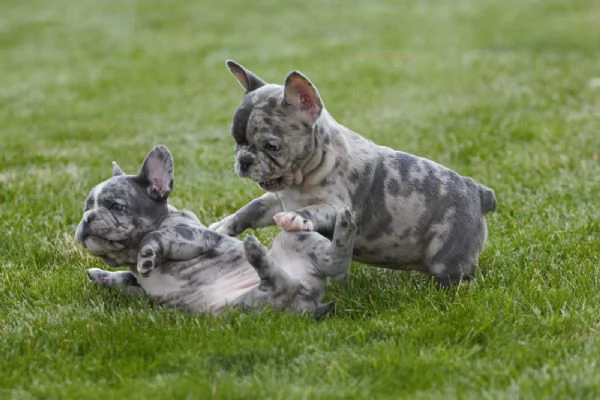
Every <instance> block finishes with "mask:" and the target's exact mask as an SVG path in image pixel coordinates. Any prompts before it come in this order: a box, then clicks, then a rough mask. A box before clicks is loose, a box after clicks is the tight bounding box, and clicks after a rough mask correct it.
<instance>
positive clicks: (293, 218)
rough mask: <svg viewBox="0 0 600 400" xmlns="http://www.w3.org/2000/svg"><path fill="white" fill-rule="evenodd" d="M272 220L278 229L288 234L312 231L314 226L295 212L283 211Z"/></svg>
mask: <svg viewBox="0 0 600 400" xmlns="http://www.w3.org/2000/svg"><path fill="white" fill-rule="evenodd" d="M273 220H274V221H275V223H276V224H277V225H279V227H281V228H282V229H284V230H286V231H288V232H295V231H312V230H314V225H313V222H312V221H311V220H309V219H306V218H304V217H303V216H301V215H298V214H296V213H295V212H289V211H284V212H280V213H277V214H275V216H274V217H273Z"/></svg>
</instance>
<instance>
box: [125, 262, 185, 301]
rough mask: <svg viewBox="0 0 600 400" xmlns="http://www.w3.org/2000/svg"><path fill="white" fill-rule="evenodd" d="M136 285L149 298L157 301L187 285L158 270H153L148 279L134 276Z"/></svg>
mask: <svg viewBox="0 0 600 400" xmlns="http://www.w3.org/2000/svg"><path fill="white" fill-rule="evenodd" d="M136 278H137V280H138V284H139V285H140V286H141V287H142V289H144V291H145V292H146V293H147V294H148V295H149V296H151V297H155V298H158V299H162V298H166V297H170V296H172V295H173V294H175V293H177V292H179V291H180V290H181V289H182V288H183V287H184V286H185V284H186V283H187V282H186V281H183V280H181V279H177V278H176V277H174V276H173V275H169V274H164V273H162V272H161V271H160V269H158V268H157V269H155V270H154V271H152V273H151V274H150V275H149V276H148V277H143V276H141V275H139V274H137V275H136Z"/></svg>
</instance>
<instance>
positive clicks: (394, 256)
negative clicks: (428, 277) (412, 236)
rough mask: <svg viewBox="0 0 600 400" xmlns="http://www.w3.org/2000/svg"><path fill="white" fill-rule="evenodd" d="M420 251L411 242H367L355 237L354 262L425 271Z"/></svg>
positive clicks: (419, 248)
mask: <svg viewBox="0 0 600 400" xmlns="http://www.w3.org/2000/svg"><path fill="white" fill-rule="evenodd" d="M421 258H422V249H421V247H420V246H418V244H417V243H414V242H413V241H405V242H403V241H401V240H398V241H394V240H393V239H389V240H368V239H365V238H361V237H357V238H356V239H355V242H354V260H355V261H359V262H363V263H365V264H371V265H377V266H381V267H385V268H391V269H410V270H418V271H421V270H422V271H425V270H426V268H425V267H424V266H422V265H421Z"/></svg>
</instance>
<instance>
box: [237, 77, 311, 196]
mask: <svg viewBox="0 0 600 400" xmlns="http://www.w3.org/2000/svg"><path fill="white" fill-rule="evenodd" d="M283 97H284V96H283V86H279V85H266V86H263V87H261V88H259V89H257V90H255V91H253V92H250V93H248V94H247V95H246V96H245V97H244V100H243V101H242V104H241V105H240V107H239V108H238V110H237V111H236V113H235V115H234V117H233V126H232V135H233V138H234V139H235V141H236V162H235V171H236V173H237V174H238V175H239V176H240V177H246V178H250V179H252V180H253V181H255V182H257V183H258V184H259V185H260V187H261V188H262V189H263V190H266V191H278V190H282V189H285V188H286V187H290V186H293V185H294V184H296V185H297V184H299V183H301V182H299V180H300V181H301V175H300V176H298V174H301V171H300V170H301V169H302V167H303V166H304V165H305V164H306V162H307V161H308V160H309V159H310V157H311V155H312V154H313V152H314V151H315V137H314V134H313V127H312V125H311V124H309V123H307V122H306V121H304V120H302V118H300V117H299V115H298V113H297V111H296V109H295V108H294V107H293V106H292V105H290V104H287V103H286V102H285V101H284V99H283Z"/></svg>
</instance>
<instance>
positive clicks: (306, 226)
mask: <svg viewBox="0 0 600 400" xmlns="http://www.w3.org/2000/svg"><path fill="white" fill-rule="evenodd" d="M336 215H337V209H336V207H335V206H333V205H332V204H315V205H312V206H308V207H304V208H300V209H298V210H294V211H283V212H280V213H278V214H275V215H274V216H273V219H274V220H275V223H276V224H277V225H279V226H280V227H281V228H282V229H283V230H285V231H288V232H295V231H313V230H314V231H317V232H320V233H330V232H331V231H332V230H333V229H334V226H335V220H336Z"/></svg>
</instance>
